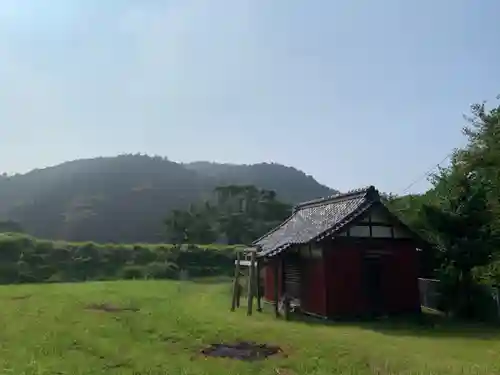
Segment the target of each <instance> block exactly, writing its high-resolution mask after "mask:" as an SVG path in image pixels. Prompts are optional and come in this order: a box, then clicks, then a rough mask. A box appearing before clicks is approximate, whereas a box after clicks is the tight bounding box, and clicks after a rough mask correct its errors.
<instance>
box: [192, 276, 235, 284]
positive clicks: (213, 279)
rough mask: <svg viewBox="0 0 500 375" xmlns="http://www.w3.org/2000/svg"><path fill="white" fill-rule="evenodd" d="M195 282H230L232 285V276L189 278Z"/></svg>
mask: <svg viewBox="0 0 500 375" xmlns="http://www.w3.org/2000/svg"><path fill="white" fill-rule="evenodd" d="M189 281H190V282H192V283H195V284H206V285H211V284H228V285H231V281H232V278H231V277H230V276H213V277H197V278H193V279H190V280H189Z"/></svg>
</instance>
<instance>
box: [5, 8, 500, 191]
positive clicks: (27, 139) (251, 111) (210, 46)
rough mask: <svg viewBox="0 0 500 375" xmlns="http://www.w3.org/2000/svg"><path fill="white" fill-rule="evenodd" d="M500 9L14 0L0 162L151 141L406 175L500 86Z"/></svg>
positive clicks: (171, 152)
mask: <svg viewBox="0 0 500 375" xmlns="http://www.w3.org/2000/svg"><path fill="white" fill-rule="evenodd" d="M498 14H500V2H499V1H498V0H481V1H470V0H469V1H465V0H440V1H430V0H420V1H402V0H380V1H373V0H357V1H352V0H323V1H322V0H310V1H303V0H274V1H267V0H225V1H222V0H177V1H173V0H164V1H160V0H156V1H155V0H141V1H139V0H135V1H132V0H115V1H113V0H106V1H102V0H5V1H2V2H1V3H0V83H1V84H0V171H7V172H10V173H12V172H25V171H28V170H30V169H33V168H36V167H44V166H48V165H54V164H57V163H60V162H63V161H65V160H71V159H76V158H87V157H94V156H101V155H116V154H119V153H136V152H141V153H148V154H155V155H162V156H167V157H169V158H170V159H171V160H175V161H185V162H188V161H194V160H212V161H219V162H233V163H256V162H261V161H268V162H270V161H274V162H277V163H282V164H286V165H292V166H294V167H297V168H299V169H302V170H304V171H305V172H306V173H308V174H312V175H313V176H314V177H315V178H316V179H318V180H319V181H320V182H322V183H325V184H327V185H329V186H331V187H334V188H337V189H340V190H347V189H351V188H356V187H360V186H364V185H368V184H374V185H376V186H377V187H378V188H379V189H380V190H383V191H392V192H396V193H400V192H402V190H404V188H405V187H406V186H408V185H409V184H410V183H412V182H413V181H414V180H415V179H417V178H418V177H420V176H421V175H422V174H423V173H424V172H425V171H427V170H428V169H429V168H430V167H432V166H433V165H435V164H436V163H438V162H439V161H440V160H441V159H442V158H443V157H445V156H446V155H447V154H448V153H449V152H450V151H451V150H452V149H453V148H455V147H459V146H461V145H463V144H464V138H463V137H462V135H461V128H462V127H463V125H464V121H463V117H462V116H463V114H464V113H467V112H468V108H469V105H470V104H471V103H473V102H477V101H482V100H494V98H495V96H496V95H497V94H499V93H500V70H499V69H498V67H499V66H500V49H499V48H497V45H498V40H500V26H498ZM426 187H427V183H426V182H425V179H422V180H420V181H419V182H418V183H416V184H415V185H414V186H413V187H412V188H411V189H410V190H411V191H422V190H423V189H425V188H426Z"/></svg>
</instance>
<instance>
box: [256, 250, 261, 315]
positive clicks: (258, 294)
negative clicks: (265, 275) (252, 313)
mask: <svg viewBox="0 0 500 375" xmlns="http://www.w3.org/2000/svg"><path fill="white" fill-rule="evenodd" d="M260 263H261V261H260V260H257V263H256V264H255V268H256V271H255V273H256V275H255V277H256V278H255V288H256V289H257V293H256V296H257V311H258V312H262V301H261V300H262V295H261V293H260V288H261V285H260V273H261V267H260Z"/></svg>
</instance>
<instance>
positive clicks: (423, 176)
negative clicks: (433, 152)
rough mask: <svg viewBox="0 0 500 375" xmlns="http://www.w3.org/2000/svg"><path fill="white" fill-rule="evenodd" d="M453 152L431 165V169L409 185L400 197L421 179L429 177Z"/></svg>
mask: <svg viewBox="0 0 500 375" xmlns="http://www.w3.org/2000/svg"><path fill="white" fill-rule="evenodd" d="M453 154H454V152H450V153H449V154H448V155H446V156H445V157H444V158H443V159H442V160H441V161H440V162H439V163H437V164H435V165H433V166H432V167H431V168H429V169H428V170H427V171H426V172H425V173H424V174H422V175H421V176H420V177H418V178H417V179H416V180H415V181H413V182H412V183H411V184H409V185H408V186H407V187H406V188H405V189H403V191H402V192H401V195H403V194H404V193H406V192H407V191H408V190H409V189H411V188H412V187H413V186H414V185H415V184H416V183H418V182H420V181H422V179H424V178H426V177H429V176H430V174H431V173H432V172H433V171H434V169H436V168H439V166H440V165H441V164H443V163H444V162H445V161H446V160H447V159H448V158H450V157H451V156H453Z"/></svg>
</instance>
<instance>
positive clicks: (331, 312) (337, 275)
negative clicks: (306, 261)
mask: <svg viewBox="0 0 500 375" xmlns="http://www.w3.org/2000/svg"><path fill="white" fill-rule="evenodd" d="M377 244H378V245H377V249H380V250H383V251H385V252H387V253H388V254H387V255H384V256H383V257H382V276H381V285H382V286H381V287H382V298H383V303H384V307H385V310H386V311H387V312H388V313H403V312H410V311H417V310H418V309H419V308H420V300H419V292H418V256H417V252H416V251H415V245H414V244H412V243H411V241H404V240H380V241H378V242H377ZM371 249H374V247H373V246H372V245H371V243H370V242H368V241H366V242H363V241H362V240H358V242H357V243H349V242H347V241H341V242H333V243H331V244H329V245H328V246H326V250H325V266H326V267H325V270H326V272H325V281H326V284H327V303H328V308H327V314H328V316H332V317H335V316H341V315H360V314H363V313H364V312H366V311H367V309H368V300H367V298H366V294H365V291H364V281H363V275H362V272H363V256H364V253H365V251H367V250H371Z"/></svg>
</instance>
